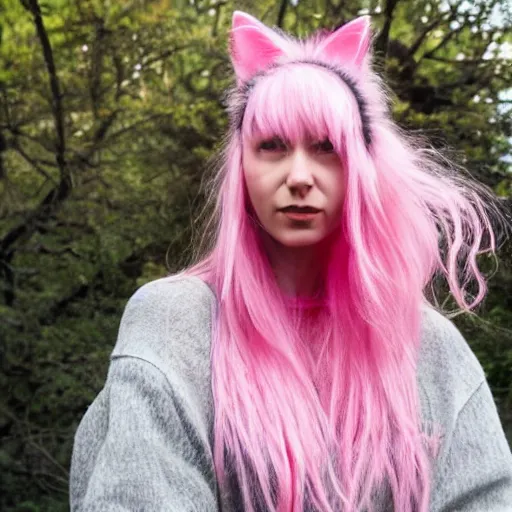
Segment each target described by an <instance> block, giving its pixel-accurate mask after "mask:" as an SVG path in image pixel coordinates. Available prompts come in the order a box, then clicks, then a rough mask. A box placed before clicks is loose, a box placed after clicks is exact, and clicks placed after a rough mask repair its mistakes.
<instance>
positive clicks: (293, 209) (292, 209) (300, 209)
mask: <svg viewBox="0 0 512 512" xmlns="http://www.w3.org/2000/svg"><path fill="white" fill-rule="evenodd" d="M280 211H282V212H287V213H318V212H319V211H321V210H320V209H318V208H315V207H314V206H298V205H295V204H293V205H290V206H286V207H285V208H281V209H280Z"/></svg>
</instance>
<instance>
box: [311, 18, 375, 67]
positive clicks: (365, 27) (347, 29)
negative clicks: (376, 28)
mask: <svg viewBox="0 0 512 512" xmlns="http://www.w3.org/2000/svg"><path fill="white" fill-rule="evenodd" d="M370 40H371V25H370V16H361V17H359V18H356V19H355V20H352V21H351V22H350V23H347V24H345V25H343V26H342V27H340V28H339V29H338V30H335V31H334V32H333V33H332V34H330V35H329V36H327V37H326V38H325V40H324V41H323V43H322V45H321V47H320V48H319V49H318V52H319V53H320V54H321V55H323V56H324V57H327V58H329V59H333V60H336V61H338V62H339V63H340V64H344V65H353V66H355V67H356V68H361V66H362V64H363V62H364V59H365V57H366V55H367V54H368V50H369V48H370Z"/></svg>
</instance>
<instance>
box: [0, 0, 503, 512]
mask: <svg viewBox="0 0 512 512" xmlns="http://www.w3.org/2000/svg"><path fill="white" fill-rule="evenodd" d="M294 3H297V5H296V6H294V5H292V2H287V1H285V0H283V1H282V2H279V3H276V2H272V1H270V0H264V1H260V2H257V3H254V2H249V1H248V0H246V1H238V2H233V1H227V2H215V1H213V2H212V1H205V0H195V1H191V0H190V1H189V0H181V1H172V0H140V1H137V2H129V1H126V0H123V1H116V2H113V1H104V0H85V1H76V0H52V1H51V2H42V1H41V2H39V3H38V2H37V1H36V0H5V1H4V3H3V4H0V318H1V321H0V361H1V365H2V366H1V368H2V370H1V372H0V436H1V438H2V444H1V447H0V472H1V474H2V479H1V480H0V509H1V510H6V511H16V512H21V511H37V512H43V511H45V512H46V511H52V512H59V511H60V510H67V482H68V468H69V457H70V453H71V447H72V441H73V434H74V431H75V429H76V426H77V424H78V422H79V420H80V418H81V416H82V415H83V413H84V411H85V410H86V408H87V406H88V405H89V404H90V402H91V401H92V399H93V398H94V396H95V395H96V393H97V392H98V390H99V389H100V388H101V386H102V384H103V382H104V379H105V375H106V370H107V365H108V356H109V354H110V352H111V350H112V347H113V345H114V343H115V339H116V336H117V329H118V325H119V319H120V315H121V313H122V310H123V307H124V304H125V303H126V299H127V298H128V297H129V296H130V295H131V293H133V291H134V289H135V288H136V287H137V286H140V285H141V284H143V283H144V282H147V281H149V280H152V279H154V278H156V277H160V276H163V275H165V273H166V272H167V271H174V270H176V269H177V268H179V267H180V265H182V264H183V263H184V262H185V261H186V259H187V256H188V249H189V240H190V237H191V235H192V233H193V226H192V224H191V218H192V217H193V216H194V215H195V214H196V213H197V211H198V209H199V208H200V206H201V196H199V200H196V197H197V195H198V190H199V184H200V180H201V178H202V173H203V170H204V169H205V163H206V160H207V159H208V157H209V156H210V155H211V154H212V151H213V150H214V149H215V148H216V145H217V144H218V141H219V140H220V139H221V136H222V134H223V131H224V129H225V127H226V118H225V114H224V112H223V109H222V104H221V100H220V98H221V94H222V91H223V90H224V89H225V88H226V86H228V85H230V83H231V78H230V77H231V69H230V64H229V60H228V57H227V53H226V41H227V38H226V33H227V30H228V28H229V24H230V21H231V13H232V11H233V10H234V9H235V8H236V9H242V10H247V11H249V12H251V13H252V14H254V15H256V16H258V17H260V18H261V19H263V21H264V22H266V23H267V24H271V25H272V24H276V23H277V24H279V25H280V26H282V27H283V28H285V29H286V30H290V31H292V32H294V33H295V34H298V35H301V36H303V35H306V34H308V33H310V32H312V31H313V30H315V29H317V28H320V27H332V26H336V25H339V24H340V23H342V22H344V21H346V20H348V19H351V18H353V17H354V16H356V15H357V14H362V13H363V12H368V13H370V14H372V18H373V20H374V26H375V32H376V35H375V48H376V52H377V59H376V60H377V62H376V65H377V66H378V67H379V68H380V69H381V70H382V71H383V73H384V74H385V75H386V77H387V79H388V82H389V84H390V86H391V88H392V90H393V93H394V99H395V102H394V114H395V117H396V119H397V121H398V122H399V123H400V124H401V125H402V126H404V127H406V128H408V129H411V130H414V131H416V132H419V133H421V134H425V135H427V136H428V137H430V138H431V140H432V143H433V144H434V145H435V146H436V147H443V146H444V145H446V144H449V145H450V146H452V147H454V148H455V150H456V152H457V153H456V154H457V155H459V157H458V158H459V159H460V160H461V161H462V163H464V165H465V166H466V167H467V168H468V169H469V170H470V172H471V173H473V174H474V175H475V176H476V177H477V178H478V179H479V180H481V181H482V182H483V183H485V184H487V185H488V186H490V187H493V188H495V190H496V192H497V193H498V194H499V195H500V196H502V197H503V198H508V199H510V198H511V193H512V173H511V172H510V170H511V169H510V137H511V136H512V134H511V131H512V127H511V118H510V101H508V100H506V98H507V97H508V98H510V94H509V95H508V96H506V95H505V96H504V91H506V89H507V88H508V87H509V84H510V83H511V78H512V77H511V71H512V66H511V60H510V55H509V56H508V58H505V57H504V56H503V55H500V51H503V48H506V47H505V46H501V45H504V44H505V43H508V44H510V43H511V42H512V35H511V31H510V26H511V22H512V19H511V12H510V10H509V11H507V10H506V9H507V6H506V5H502V4H504V3H500V2H498V1H497V0H491V1H483V0H478V1H475V2H445V1H441V0H412V1H405V0H398V1H397V2H384V1H379V0H360V1H357V0H353V1H346V2H333V1H328V0H310V1H303V0H302V1H299V2H294ZM294 3H293V4H294ZM38 5H39V8H40V10H41V14H42V17H41V18H39V17H38V16H39V14H38V10H37V6H38ZM386 6H388V7H390V8H389V9H386ZM392 6H394V8H391V7H392ZM390 16H391V17H390ZM38 20H39V21H38ZM387 21H390V22H391V23H390V25H389V31H388V30H386V29H385V28H386V27H387V26H388V25H387ZM38 23H42V25H41V24H40V25H39V26H38ZM383 29H384V30H383ZM41 31H43V32H44V34H46V36H47V40H46V42H45V39H44V37H42V36H41ZM500 48H501V50H500ZM509 48H510V46H509ZM504 98H505V99H504ZM507 101H508V103H507ZM507 155H508V157H509V158H508V159H507V158H504V157H505V156H507ZM511 255H512V247H511V245H510V243H509V244H508V246H504V247H503V248H502V250H501V251H500V256H501V260H502V263H501V264H500V267H499V270H498V272H497V274H496V275H495V276H494V278H493V280H492V281H491V286H490V294H489V298H488V299H487V301H486V303H485V305H484V306H483V308H482V310H481V312H480V313H481V318H480V319H475V318H472V317H464V318H460V319H457V322H458V324H459V325H460V327H461V329H462V330H463V332H464V334H465V335H466V336H467V338H468V340H469V341H470V342H471V344H472V346H473V349H474V350H475V352H476V354H477V356H478V357H479V359H480V361H481V362H482V364H483V365H484V368H485V370H486V372H487V376H488V378H489V381H490V383H491V385H492V387H493V391H494V393H495V396H496V399H497V402H498V405H499V406H500V411H501V415H502V419H503V421H504V423H505V425H506V428H507V429H508V431H509V433H510V435H511V436H512V414H511V410H512V391H511V387H510V378H509V376H510V375H511V372H512V302H511V299H510V297H512V256H511ZM166 256H168V258H167V259H166Z"/></svg>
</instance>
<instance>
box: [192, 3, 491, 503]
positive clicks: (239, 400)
mask: <svg viewBox="0 0 512 512" xmlns="http://www.w3.org/2000/svg"><path fill="white" fill-rule="evenodd" d="M368 47H369V28H368V20H367V19H366V18H360V19H358V20H356V21H354V22H352V23H350V24H348V25H346V26H344V27H342V28H341V29H338V30H337V31H335V32H333V33H331V34H325V33H324V34H321V35H316V36H314V37H311V38H310V39H308V40H305V41H299V40H294V39H292V38H290V37H289V36H286V35H284V34H281V33H278V32H276V31H272V30H270V29H269V28H267V27H265V26H264V25H263V24H261V23H260V22H258V21H257V20H255V19H254V18H252V17H250V16H248V15H246V14H244V13H235V16H234V20H233V31H232V44H231V54H232V59H233V63H234V67H235V72H236V76H237V81H238V85H237V87H235V88H234V89H233V90H232V91H231V93H230V94H229V95H228V103H229V112H230V113H231V116H232V126H231V130H230V131H229V133H228V135H227V138H226V142H225V144H224V149H223V151H222V154H221V155H220V159H219V168H218V173H217V176H216V178H215V180H214V183H213V184H212V188H211V190H212V194H211V197H212V200H213V201H215V206H214V212H213V215H212V217H211V221H210V223H209V224H208V225H207V228H206V229H207V231H208V233H207V235H208V236H210V239H211V243H210V246H209V248H208V250H207V252H206V254H202V255H201V256H200V257H198V258H197V259H196V260H195V263H194V265H193V266H191V267H190V268H188V269H187V270H186V271H185V273H187V274H193V275H197V276H199V277H201V278H202V279H204V280H205V281H206V282H208V283H209V284H210V285H211V286H212V288H213V289H214V290H215V293H216V295H217V303H216V309H215V317H214V319H213V332H212V349H211V363H212V387H213V396H214V405H215V420H214V461H215V468H216V475H217V479H218V483H219V486H220V489H221V490H222V492H223V493H224V492H226V493H227V492H228V486H229V479H230V478H232V473H233V472H234V474H235V475H236V478H237V480H238V483H239V488H240V490H241V495H242V498H243V502H244V510H248V511H250V512H252V511H253V510H255V509H256V507H257V506H258V505H257V503H260V504H261V503H265V505H266V507H267V508H268V510H270V511H279V512H284V511H287V512H288V511H301V510H303V507H304V503H306V502H310V503H311V504H312V505H313V506H314V507H315V508H316V509H317V510H319V511H323V512H327V511H339V510H345V511H355V510H360V509H364V508H365V507H366V508H367V509H369V510H371V509H372V500H373V499H374V498H375V496H376V493H378V492H379V490H380V489H382V488H384V487H385V486H387V488H388V489H390V491H391V494H392V500H393V502H394V506H395V509H396V510H399V511H406V510H418V511H421V512H426V511H427V509H428V502H429V492H430V471H431V460H432V457H433V456H434V453H433V452H434V450H433V449H432V447H433V445H434V442H433V441H434V437H433V436H432V435H431V434H432V431H426V427H425V425H422V421H421V417H420V404H419V398H418V388H417V359H418V348H419V343H420V332H421V315H422V307H423V306H424V305H425V304H426V303H427V299H426V291H427V290H428V288H429V286H430V285H431V283H432V281H433V278H434V277H436V276H439V275H441V276H444V278H445V279H446V282H447V283H448V285H449V288H450V290H451V292H452V294H453V297H454V298H455V300H456V301H457V303H458V305H459V306H460V307H461V308H462V309H463V310H468V311H469V310H471V309H472V308H474V307H475V306H476V305H478V304H479V303H480V302H481V300H482V299H483V298H484V296H485V293H486V285H485V280H484V278H483V276H482V273H481V272H480V271H479V269H478V266H477V255H478V254H480V253H482V252H489V253H490V254H491V255H492V254H494V250H495V238H494V234H493V228H492V226H491V218H492V216H491V214H493V213H494V211H492V210H491V209H490V207H489V205H491V204H493V203H492V201H491V195H490V193H488V192H487V191H486V190H485V189H484V188H483V187H481V186H480V185H478V184H476V183H475V182H472V181H470V180H469V179H468V178H463V177H462V176H461V175H460V173H458V172H456V170H455V169H454V167H453V166H451V165H449V164H448V162H447V161H446V160H443V159H442V158H440V157H439V156H438V155H436V152H435V151H434V150H432V149H429V148H428V147H421V145H419V144H418V143H416V142H413V141H412V139H411V138H410V137H408V136H406V135H405V134H403V133H401V132H400V131H399V130H398V128H397V127H396V126H395V125H394V124H393V122H392V121H391V119H390V117H389V114H388V107H387V100H386V95H385V93H384V89H383V86H382V84H381V83H380V81H379V79H378V77H377V76H376V75H375V74H374V73H373V72H372V70H371V68H370V64H369V55H368ZM319 61H320V62H324V63H326V64H328V65H332V64H333V63H334V64H335V65H336V66H338V67H340V66H341V67H342V68H343V70H344V72H346V74H347V76H348V77H349V78H350V80H351V81H352V82H353V83H352V82H351V83H352V85H350V84H349V83H348V82H346V81H344V80H342V79H340V77H339V76H337V75H336V74H335V73H334V72H332V71H330V70H329V69H328V68H327V67H322V66H321V65H316V64H315V63H314V62H317V63H318V62H319ZM257 73H259V74H258V75H257V78H256V79H255V80H254V84H253V85H252V86H251V88H250V90H249V92H247V89H246V96H244V95H243V94H242V93H241V91H242V90H243V86H244V84H245V83H246V82H247V80H249V79H251V77H254V76H255V75H256V74H257ZM354 84H355V87H356V88H357V91H358V93H360V95H361V98H362V99H361V98H359V100H358V99H357V98H356V96H355V94H354ZM362 101H364V104H362ZM362 107H364V108H365V109H366V110H365V112H364V115H365V116H366V118H365V119H363V116H362V110H361V109H362ZM241 111H242V112H243V118H242V120H241V124H240V125H239V126H237V122H236V119H235V118H236V116H237V115H238V114H239V113H240V112H241ZM237 113H238V114H237ZM364 122H366V123H367V124H368V125H369V128H370V133H371V142H369V143H368V140H366V139H365V137H364V134H363V131H364V126H363V123H364ZM273 136H279V137H280V138H282V139H283V140H287V141H290V142H291V143H295V142H297V141H299V140H303V138H304V137H305V136H314V137H316V138H317V139H318V140H321V139H322V138H323V137H326V136H327V137H328V138H329V140H330V141H331V142H332V144H333V146H334V148H335V151H336V152H337V154H338V155H339V157H340V159H341V161H342V163H343V165H342V168H340V179H342V180H345V185H346V197H345V202H344V207H343V215H342V218H341V219H340V226H339V229H338V231H336V233H334V235H333V239H332V242H331V244H330V248H329V251H328V254H327V256H326V261H325V264H324V265H323V267H322V272H323V281H322V282H323V290H322V293H321V296H320V297H319V298H318V299H317V300H312V301H310V302H307V301H302V302H301V301H299V300H298V301H295V302H292V301H290V300H289V299H287V298H285V297H284V296H283V294H282V292H281V291H280V289H279V288H278V286H277V283H276V280H275V277H274V275H273V272H272V269H271V267H270V264H269V260H268V257H267V255H266V253H265V250H264V248H263V245H262V241H261V227H260V226H259V225H258V222H255V219H254V216H253V215H252V214H251V208H250V201H249V199H248V195H247V192H246V188H245V183H244V178H243V169H242V150H243V146H244V141H246V140H249V139H251V138H252V137H273ZM308 318H309V319H311V318H312V319H314V321H308ZM313 341H314V347H315V350H314V351H313ZM313 354H316V356H314V355H313Z"/></svg>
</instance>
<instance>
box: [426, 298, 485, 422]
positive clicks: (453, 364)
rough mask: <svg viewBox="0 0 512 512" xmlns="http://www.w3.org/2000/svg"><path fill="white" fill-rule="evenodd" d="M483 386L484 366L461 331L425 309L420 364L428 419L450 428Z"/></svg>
mask: <svg viewBox="0 0 512 512" xmlns="http://www.w3.org/2000/svg"><path fill="white" fill-rule="evenodd" d="M483 382H485V374H484V371H483V369H482V366H481V365H480V363H479V361H478V359H477V358H476V356H475V354H474V353H473V351H472V350H471V348H470V347H469V345H468V343H467V341H466V340H465V339H464V337H463V336H462V334H461V332H460V331H459V329H458V328H457V327H456V326H455V324H454V323H453V322H452V321H451V320H449V319H448V318H446V317H445V316H444V315H442V314H441V313H439V312H438V311H436V310H435V309H434V308H432V307H430V306H425V307H424V308H423V310H422V326H421V347H420V356H419V361H418V385H419V391H420V397H421V400H422V409H423V416H424V419H425V420H426V421H427V422H428V423H431V424H432V423H433V424H436V425H437V426H438V427H441V428H443V429H445V428H449V427H450V426H451V425H453V424H454V423H455V422H456V420H457V416H458V414H459V413H460V411H461V410H462V408H463V407H464V406H465V404H466V403H467V401H468V400H469V399H470V398H471V396H472V395H473V393H475V392H476V391H477V389H478V388H479V387H480V386H481V384H482V383H483Z"/></svg>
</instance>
